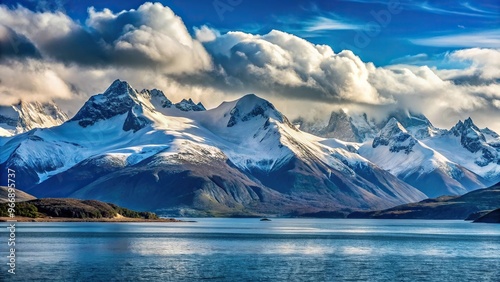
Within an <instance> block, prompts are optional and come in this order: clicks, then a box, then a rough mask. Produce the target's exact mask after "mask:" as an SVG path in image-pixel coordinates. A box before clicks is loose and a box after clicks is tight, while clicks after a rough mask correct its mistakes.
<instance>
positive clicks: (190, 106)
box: [175, 99, 206, 112]
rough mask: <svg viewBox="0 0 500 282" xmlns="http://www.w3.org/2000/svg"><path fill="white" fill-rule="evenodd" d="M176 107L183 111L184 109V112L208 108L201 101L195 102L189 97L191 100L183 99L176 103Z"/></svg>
mask: <svg viewBox="0 0 500 282" xmlns="http://www.w3.org/2000/svg"><path fill="white" fill-rule="evenodd" d="M175 107H176V108H177V109H179V110H181V111H184V112H189V111H195V112H200V111H205V110H206V109H205V107H204V106H203V104H202V103H201V102H200V103H198V104H195V103H194V102H193V100H191V99H189V100H186V99H182V101H180V102H179V103H177V104H175Z"/></svg>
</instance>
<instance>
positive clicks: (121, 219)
mask: <svg viewBox="0 0 500 282" xmlns="http://www.w3.org/2000/svg"><path fill="white" fill-rule="evenodd" d="M7 221H17V222H191V221H184V220H179V219H175V218H159V219H145V218H132V217H114V218H70V217H37V218H32V217H23V216H16V217H12V218H11V217H0V222H7Z"/></svg>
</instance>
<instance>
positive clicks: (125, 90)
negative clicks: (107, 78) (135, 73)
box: [103, 79, 137, 97]
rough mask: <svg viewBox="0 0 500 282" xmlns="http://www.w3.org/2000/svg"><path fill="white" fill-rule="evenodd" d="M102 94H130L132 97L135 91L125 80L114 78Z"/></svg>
mask: <svg viewBox="0 0 500 282" xmlns="http://www.w3.org/2000/svg"><path fill="white" fill-rule="evenodd" d="M103 95H104V96H112V95H119V96H124V95H130V96H132V97H136V96H137V91H136V90H135V89H134V88H133V87H132V86H131V85H130V84H129V83H128V82H126V81H124V80H119V79H117V80H115V81H113V83H111V85H110V86H109V87H108V89H106V91H104V93H103Z"/></svg>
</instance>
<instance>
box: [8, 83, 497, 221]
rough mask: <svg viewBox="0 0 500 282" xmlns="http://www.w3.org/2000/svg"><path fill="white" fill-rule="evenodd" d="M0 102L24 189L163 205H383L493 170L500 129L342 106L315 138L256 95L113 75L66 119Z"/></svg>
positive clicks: (159, 208) (301, 210) (227, 212)
mask: <svg viewBox="0 0 500 282" xmlns="http://www.w3.org/2000/svg"><path fill="white" fill-rule="evenodd" d="M31 105H33V106H31ZM23 107H24V108H29V109H33V110H30V111H26V110H24V111H23V110H22V108H23ZM4 108H5V109H9V110H8V111H7V110H4ZM4 108H2V109H0V121H2V122H1V123H0V126H1V127H2V128H3V130H4V131H2V132H3V133H5V134H3V135H4V137H1V138H0V145H1V146H2V150H1V154H0V169H2V171H6V169H7V168H10V169H14V170H15V171H16V185H17V187H18V188H20V189H22V190H24V191H26V192H27V193H30V194H32V195H34V196H36V197H39V198H41V197H66V198H69V197H71V198H79V199H95V200H101V201H105V202H112V203H115V204H118V205H121V206H124V207H127V208H131V209H136V210H147V211H156V212H158V213H160V214H164V215H189V216H195V215H196V216H220V215H224V216H247V215H288V214H305V213H315V212H321V211H337V210H374V209H384V208H390V207H393V206H396V205H400V204H404V203H409V202H415V201H420V200H423V199H425V198H427V197H433V196H440V195H444V194H454V195H458V194H463V193H465V192H467V191H471V190H474V189H477V188H481V187H485V186H487V185H489V184H491V183H496V182H498V180H499V175H500V158H499V154H500V153H499V151H500V146H499V145H500V138H499V136H498V135H496V133H494V132H493V131H491V130H488V129H483V130H480V129H479V128H477V126H475V125H474V123H473V122H472V120H470V119H468V120H466V121H465V122H459V123H458V124H457V125H456V126H455V127H453V128H452V129H450V130H441V129H437V128H435V127H434V126H432V124H431V123H430V121H428V120H427V119H426V118H425V117H424V116H422V115H410V114H409V113H408V115H403V116H399V117H398V116H397V115H393V116H391V117H390V118H389V119H388V120H387V122H385V124H384V125H383V126H382V125H381V124H377V123H375V122H373V120H370V119H369V118H368V117H367V115H366V114H364V115H361V116H356V117H350V116H348V115H347V114H346V113H345V112H344V113H343V114H342V113H340V114H338V115H333V114H332V117H331V118H330V121H329V124H328V126H327V128H324V129H321V132H319V131H318V132H313V131H312V132H313V133H316V134H317V135H324V136H327V137H320V136H316V135H313V134H310V133H307V132H305V130H308V129H310V128H313V127H311V126H307V125H306V124H308V122H307V121H304V120H302V123H301V124H300V125H299V124H298V123H297V122H296V121H294V122H290V120H289V119H288V118H287V117H286V116H285V115H283V114H282V113H281V112H279V111H278V110H277V109H276V108H275V107H274V105H272V104H271V103H270V102H268V101H266V100H264V99H262V98H260V97H258V96H256V95H254V94H248V95H245V96H243V97H242V98H240V99H238V100H235V101H230V102H223V103H222V104H221V105H219V106H218V107H216V108H214V109H210V110H206V109H205V107H204V106H203V105H202V104H201V103H195V102H193V101H192V100H191V99H188V100H182V101H181V102H179V103H175V104H174V103H172V102H171V101H170V100H169V99H168V98H167V96H166V95H165V94H164V93H163V92H162V91H160V90H156V89H152V90H147V89H145V90H141V91H138V90H136V89H134V88H133V87H132V86H130V85H129V84H128V83H127V82H125V81H120V80H116V81H115V82H113V83H112V84H111V86H110V87H109V88H108V89H107V90H106V91H105V92H103V93H102V94H98V95H94V96H92V97H91V98H90V99H89V100H88V101H87V102H86V103H85V104H84V105H83V106H82V108H81V109H80V110H79V111H78V112H77V113H76V115H75V116H74V117H72V118H71V119H68V118H67V117H66V116H65V115H64V114H63V113H62V111H60V109H58V108H57V106H56V105H55V104H53V103H48V104H40V103H33V104H29V106H28V105H24V103H21V104H20V105H17V106H13V107H4ZM16 109H17V111H16ZM47 109H52V110H47ZM12 112H15V113H18V114H17V115H14V114H11V113H12ZM26 112H29V113H30V114H26ZM4 113H9V114H5V115H4ZM40 121H42V122H40ZM309 124H310V123H309ZM304 125H306V126H304ZM316 128H318V127H316ZM325 134H326V135H325ZM328 134H330V135H328ZM342 134H343V135H342ZM339 136H341V137H342V136H343V137H345V138H344V139H346V140H339V139H336V138H335V137H339ZM332 137H333V138H332ZM6 179H7V178H6V177H3V178H2V180H1V182H0V183H1V184H2V185H5V184H6V183H5V182H6ZM495 181H496V182H495Z"/></svg>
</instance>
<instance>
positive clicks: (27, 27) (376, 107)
mask: <svg viewBox="0 0 500 282" xmlns="http://www.w3.org/2000/svg"><path fill="white" fill-rule="evenodd" d="M91 7H92V8H91ZM499 61H500V4H499V3H498V0H495V1H493V0H486V1H460V0H459V1H407V0H402V1H400V2H399V1H381V0H375V1H367V0H342V1H340V0H338V1H306V0H294V1H286V2H285V1H279V2H278V1H269V0H266V1H264V0H252V1H250V0H207V1H186V0H169V1H161V2H159V3H151V2H143V1H109V0H101V1H66V0H57V1H43V0H42V1H34V0H26V1H11V0H8V1H5V0H4V1H3V2H2V3H1V4H0V78H1V83H0V103H15V102H17V101H19V100H20V99H21V100H28V101H29V100H37V101H38V100H53V99H56V100H62V101H65V102H64V103H66V104H67V106H68V112H73V113H74V112H75V111H77V110H78V109H79V107H81V105H82V104H83V103H84V102H85V101H86V99H88V97H89V96H91V95H93V94H95V93H101V92H102V91H104V89H106V87H107V86H109V84H110V83H111V82H112V81H114V80H115V79H122V80H126V81H128V82H130V83H131V84H132V85H133V86H134V87H136V88H138V89H143V88H148V89H151V88H158V89H162V90H164V91H165V93H168V94H167V95H168V97H169V98H171V99H172V100H173V101H174V102H175V101H179V100H181V99H182V98H193V99H194V100H197V101H201V102H203V103H204V104H205V105H206V106H207V107H208V108H210V107H214V106H217V105H218V104H219V103H220V102H221V101H224V100H230V99H236V98H238V97H241V95H243V94H246V93H255V94H257V95H259V96H261V97H263V98H265V99H268V100H270V101H271V102H272V103H274V104H275V105H276V106H277V107H278V108H279V109H282V110H283V112H284V113H285V114H287V115H289V117H291V118H293V117H296V116H297V115H303V114H304V111H303V107H304V105H305V104H304V103H306V104H307V108H308V109H310V111H308V113H307V114H309V115H310V116H309V117H311V118H316V117H320V118H327V117H328V115H329V113H331V111H332V110H337V109H339V108H342V109H348V110H352V111H357V112H369V113H371V114H372V115H373V116H381V115H384V114H387V112H389V111H391V110H395V109H397V110H399V109H406V110H411V111H413V112H420V113H423V114H425V115H427V116H428V117H429V118H430V120H431V121H433V122H435V123H436V125H438V126H442V127H450V126H452V125H454V124H455V123H456V122H457V121H458V120H459V119H462V120H464V119H466V118H468V117H469V116H471V117H473V119H474V120H476V121H477V122H478V123H479V124H480V126H483V127H485V126H490V127H493V128H495V129H496V130H498V131H500V119H498V118H493V119H492V116H493V117H498V113H499V112H500V65H499V64H498V62H499ZM20 74H22V75H20ZM314 115H316V116H314Z"/></svg>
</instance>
